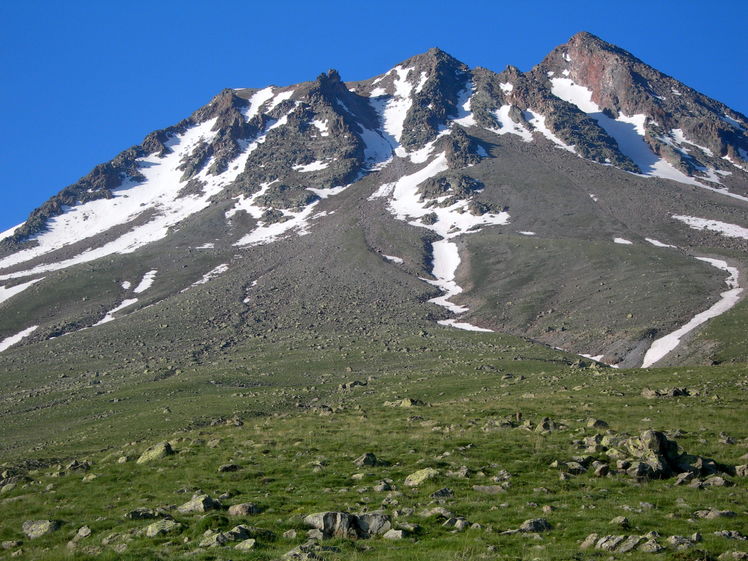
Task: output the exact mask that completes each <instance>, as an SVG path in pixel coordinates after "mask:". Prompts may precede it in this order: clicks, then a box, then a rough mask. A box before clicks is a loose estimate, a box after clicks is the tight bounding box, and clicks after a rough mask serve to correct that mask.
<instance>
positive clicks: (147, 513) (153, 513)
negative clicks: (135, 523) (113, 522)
mask: <svg viewBox="0 0 748 561" xmlns="http://www.w3.org/2000/svg"><path fill="white" fill-rule="evenodd" d="M164 516H168V515H166V513H164V512H162V511H159V510H154V509H152V508H136V509H135V510H131V511H130V512H128V513H126V514H125V515H124V516H123V518H124V519H125V520H149V519H153V518H160V517H164ZM169 518H171V517H169Z"/></svg>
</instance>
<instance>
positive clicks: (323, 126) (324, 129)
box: [312, 119, 330, 136]
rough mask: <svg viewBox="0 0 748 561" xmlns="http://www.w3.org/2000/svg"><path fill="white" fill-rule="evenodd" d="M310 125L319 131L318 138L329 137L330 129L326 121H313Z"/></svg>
mask: <svg viewBox="0 0 748 561" xmlns="http://www.w3.org/2000/svg"><path fill="white" fill-rule="evenodd" d="M312 125H313V126H314V127H315V128H316V129H317V130H318V131H319V135H320V136H330V129H329V127H328V125H327V121H320V120H318V119H315V120H314V121H312Z"/></svg>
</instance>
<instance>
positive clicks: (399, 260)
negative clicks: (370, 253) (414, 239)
mask: <svg viewBox="0 0 748 561" xmlns="http://www.w3.org/2000/svg"><path fill="white" fill-rule="evenodd" d="M382 257H384V258H385V259H387V261H392V262H393V263H397V264H398V265H402V264H403V263H405V261H403V260H402V258H401V257H395V256H394V255H384V254H382Z"/></svg>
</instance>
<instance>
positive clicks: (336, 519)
mask: <svg viewBox="0 0 748 561" xmlns="http://www.w3.org/2000/svg"><path fill="white" fill-rule="evenodd" d="M304 524H306V525H307V526H309V527H311V528H313V531H314V530H316V531H317V532H318V533H319V535H318V537H320V538H322V539H330V538H360V539H368V538H371V537H373V536H378V535H382V534H385V533H386V532H387V531H389V530H390V529H391V528H392V523H391V521H390V517H389V515H386V514H381V513H366V514H358V515H356V514H350V513H347V512H332V511H331V512H318V513H316V514H310V515H308V516H306V517H305V518H304Z"/></svg>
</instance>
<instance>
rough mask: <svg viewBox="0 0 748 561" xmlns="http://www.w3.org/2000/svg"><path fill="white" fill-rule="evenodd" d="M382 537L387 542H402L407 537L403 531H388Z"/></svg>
mask: <svg viewBox="0 0 748 561" xmlns="http://www.w3.org/2000/svg"><path fill="white" fill-rule="evenodd" d="M382 537H383V538H384V539H385V540H401V539H403V538H404V537H405V532H403V531H402V530H387V531H386V532H385V533H384V534H383V535H382Z"/></svg>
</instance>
